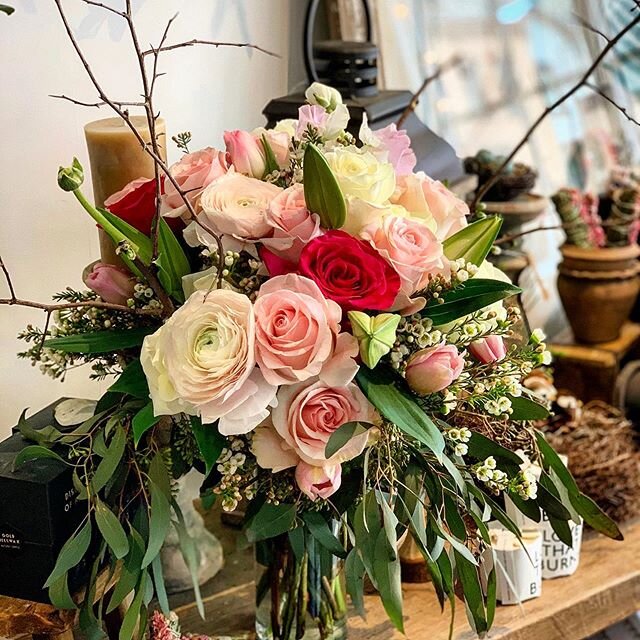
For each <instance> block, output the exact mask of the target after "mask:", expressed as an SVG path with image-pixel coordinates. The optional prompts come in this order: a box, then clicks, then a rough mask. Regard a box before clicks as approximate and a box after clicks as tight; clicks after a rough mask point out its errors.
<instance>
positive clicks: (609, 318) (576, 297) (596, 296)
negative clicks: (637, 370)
mask: <svg viewBox="0 0 640 640" xmlns="http://www.w3.org/2000/svg"><path fill="white" fill-rule="evenodd" d="M560 251H561V253H562V262H561V263H560V265H559V267H558V293H559V294H560V300H561V301H562V306H563V307H564V310H565V313H566V314H567V318H568V319H569V324H570V325H571V328H572V329H573V334H574V337H575V339H576V340H577V341H578V342H586V343H589V344H593V343H597V342H608V341H610V340H615V339H616V338H617V337H618V336H619V335H620V329H621V328H622V325H623V324H624V323H625V321H626V320H627V319H628V318H629V313H630V312H631V309H632V307H633V304H634V302H635V300H636V298H637V296H638V291H639V290H640V275H639V270H640V263H639V262H638V256H639V255H640V248H639V247H638V246H637V245H630V246H626V247H611V248H602V249H601V248H584V247H576V246H574V245H564V246H563V247H560Z"/></svg>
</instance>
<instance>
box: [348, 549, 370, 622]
mask: <svg viewBox="0 0 640 640" xmlns="http://www.w3.org/2000/svg"><path fill="white" fill-rule="evenodd" d="M364 572H365V568H364V564H363V563H362V560H361V559H360V556H359V555H358V550H357V549H351V551H349V555H348V556H347V559H346V560H345V563H344V573H345V582H346V586H347V593H348V594H349V596H351V602H352V604H353V607H354V609H355V610H356V611H357V613H358V615H359V616H360V617H361V618H364V617H365V609H364Z"/></svg>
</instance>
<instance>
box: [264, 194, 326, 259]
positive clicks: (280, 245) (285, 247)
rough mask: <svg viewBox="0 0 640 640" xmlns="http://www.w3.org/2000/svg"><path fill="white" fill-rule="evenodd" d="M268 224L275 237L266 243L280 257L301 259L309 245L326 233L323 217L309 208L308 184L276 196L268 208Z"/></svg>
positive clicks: (265, 241)
mask: <svg viewBox="0 0 640 640" xmlns="http://www.w3.org/2000/svg"><path fill="white" fill-rule="evenodd" d="M267 224H269V225H270V226H272V227H273V236H272V237H270V238H265V239H264V240H263V244H264V245H265V247H267V248H268V249H269V250H270V251H271V252H272V253H275V254H276V255H277V256H278V257H280V258H284V259H285V260H289V261H291V262H297V261H298V259H299V258H300V252H301V251H302V249H304V247H305V245H306V244H307V243H308V242H309V241H311V240H313V238H317V237H318V236H320V235H322V230H321V229H320V218H319V216H318V215H317V214H315V213H311V212H310V211H309V209H307V204H306V202H305V199H304V187H303V186H302V185H301V184H294V185H292V186H291V187H289V188H288V189H285V190H284V191H283V192H282V193H280V194H279V195H278V196H276V197H275V198H274V199H273V200H272V201H271V203H270V205H269V208H268V209H267Z"/></svg>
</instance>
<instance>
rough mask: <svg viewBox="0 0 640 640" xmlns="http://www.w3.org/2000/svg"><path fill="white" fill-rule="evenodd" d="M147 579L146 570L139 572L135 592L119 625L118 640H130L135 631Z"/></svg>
mask: <svg viewBox="0 0 640 640" xmlns="http://www.w3.org/2000/svg"><path fill="white" fill-rule="evenodd" d="M149 579H150V578H149V573H148V572H147V571H143V572H142V573H141V574H140V579H139V580H138V584H137V585H136V594H135V596H134V598H133V602H132V603H131V605H130V606H129V607H127V611H126V613H125V615H124V618H123V620H122V624H121V626H120V633H119V635H118V640H132V638H133V636H134V634H135V631H136V627H137V623H138V616H139V615H140V610H141V609H142V599H143V598H144V594H145V591H146V589H147V580H149Z"/></svg>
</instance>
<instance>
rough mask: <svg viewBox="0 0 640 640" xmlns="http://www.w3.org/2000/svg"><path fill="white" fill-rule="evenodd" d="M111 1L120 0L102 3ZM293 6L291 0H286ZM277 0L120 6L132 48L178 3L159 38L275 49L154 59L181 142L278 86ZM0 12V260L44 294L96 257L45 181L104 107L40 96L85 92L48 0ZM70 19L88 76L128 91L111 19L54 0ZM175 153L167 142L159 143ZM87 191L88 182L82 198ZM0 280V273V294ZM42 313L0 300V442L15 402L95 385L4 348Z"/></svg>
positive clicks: (129, 71)
mask: <svg viewBox="0 0 640 640" xmlns="http://www.w3.org/2000/svg"><path fill="white" fill-rule="evenodd" d="M108 1H109V2H110V3H111V4H112V6H121V5H122V4H124V2H123V0H108ZM293 1H296V2H297V1H298V0H293ZM289 3H290V1H289V0H189V1H188V2H184V1H181V0H137V1H136V0H134V2H133V5H134V9H135V11H136V20H137V22H138V24H139V28H140V31H141V41H142V43H144V44H147V43H157V41H158V39H159V37H160V35H161V32H162V30H163V29H164V25H165V23H166V20H167V19H168V18H169V17H171V16H172V15H173V14H175V13H176V12H177V11H180V15H179V16H178V19H177V20H176V22H175V24H174V27H173V30H172V32H171V35H170V37H169V42H181V41H184V40H189V39H192V38H194V37H195V38H201V39H208V40H227V41H238V42H246V41H250V42H253V43H255V44H259V45H261V46H263V47H266V48H267V49H269V50H272V51H275V52H277V53H279V54H281V55H282V57H281V58H280V59H278V58H271V57H267V56H265V55H262V54H260V53H257V52H253V53H252V52H249V50H246V49H222V48H221V49H214V48H210V47H198V48H190V49H184V50H180V51H177V52H171V53H167V54H165V58H164V59H163V63H162V65H161V66H162V70H163V71H166V72H167V76H165V77H164V78H162V79H161V80H160V81H159V86H158V91H157V98H156V105H157V107H159V108H160V109H161V112H162V115H163V116H164V117H165V119H166V120H167V123H168V128H169V131H170V132H173V133H176V132H179V131H183V130H185V129H189V130H191V131H192V132H193V143H192V146H193V148H194V149H196V148H198V147H203V146H206V145H209V144H210V145H214V146H220V145H221V144H222V132H223V131H224V130H225V129H242V128H253V127H255V126H258V125H260V124H262V123H263V117H262V115H261V110H262V108H263V106H264V105H265V104H266V103H267V101H268V100H269V99H270V98H272V97H275V96H279V95H284V94H286V93H287V65H288V45H289ZM13 4H14V5H16V6H17V11H16V13H15V14H14V15H12V16H11V17H6V16H5V15H4V14H0V60H1V61H2V62H1V64H0V123H2V129H1V134H0V136H1V137H0V145H1V147H0V149H1V151H2V152H1V153H0V255H2V256H3V258H4V260H5V263H6V264H7V265H8V266H9V267H10V269H11V273H12V275H13V281H14V284H15V288H16V292H17V294H18V296H19V297H23V298H27V299H31V300H38V301H47V300H48V299H49V297H50V294H52V293H53V292H56V291H59V290H61V289H64V287H66V286H67V285H70V286H74V287H80V286H81V280H80V274H81V271H82V268H83V267H84V266H85V265H86V264H88V263H90V262H91V261H93V260H95V259H97V258H98V244H97V237H96V232H95V227H94V225H93V224H92V223H91V221H90V219H89V218H88V217H87V216H86V215H84V214H83V211H82V210H81V209H80V208H79V207H78V206H77V205H74V202H73V198H72V197H70V196H69V195H68V194H65V193H63V192H62V191H60V190H59V189H58V187H57V185H56V172H57V168H58V166H59V165H60V164H65V165H66V164H69V162H70V160H71V158H72V157H73V156H74V155H77V156H78V157H79V158H80V160H81V161H82V163H83V164H84V165H85V167H87V166H88V161H87V154H86V149H85V145H84V138H83V132H82V126H83V124H84V123H85V122H87V121H89V120H93V119H96V118H99V117H108V116H110V115H111V114H110V113H108V112H107V111H106V110H105V109H101V110H100V111H98V110H97V109H85V108H81V107H77V106H75V105H72V104H69V103H66V102H62V101H56V100H54V99H51V98H48V97H47V96H48V95H49V94H60V93H64V94H66V95H70V96H74V97H76V98H78V99H81V100H86V101H93V100H94V99H95V93H94V91H93V90H92V87H91V85H90V84H89V82H88V80H87V78H86V76H85V74H84V71H83V69H82V67H81V65H80V63H79V62H78V60H77V58H76V57H75V54H74V52H73V51H72V49H71V46H70V44H69V42H68V40H67V38H66V36H65V34H64V31H63V28H62V25H61V23H60V19H59V16H58V14H57V12H56V10H55V5H54V3H53V0H16V1H14V3H13ZM65 6H66V7H67V10H68V15H69V18H70V22H71V24H72V26H73V28H74V31H75V33H76V35H77V37H78V39H79V42H80V44H81V45H82V47H83V48H84V49H85V50H86V53H87V55H88V57H89V58H90V60H91V61H92V64H93V67H94V70H95V72H96V74H97V75H98V77H99V78H101V79H102V80H103V82H104V86H105V88H106V89H107V90H108V93H110V95H111V96H112V97H114V98H115V99H120V100H127V99H129V100H135V99H136V98H135V96H136V94H137V93H139V89H138V76H137V73H136V68H135V66H134V65H135V60H134V59H133V58H132V56H131V51H130V45H129V41H128V40H127V37H126V34H125V33H124V27H123V25H122V23H121V22H120V21H119V19H118V18H117V17H116V16H113V15H106V14H105V13H104V12H102V11H100V10H99V9H97V8H94V7H89V6H87V5H84V4H83V3H82V2H80V0H65ZM170 153H172V154H173V157H174V158H175V157H177V155H178V154H177V152H175V150H172V151H170ZM90 193H91V189H90V183H88V184H87V194H90ZM6 293H7V288H6V286H5V283H4V282H3V281H2V280H1V279H0V297H5V294H6ZM42 320H43V314H42V313H41V312H39V311H36V310H30V309H23V308H18V307H11V308H10V307H4V306H0V438H3V437H5V436H6V435H7V434H8V433H9V429H10V427H11V426H12V425H13V424H15V422H16V421H17V418H18V416H19V415H20V412H21V411H22V409H23V408H25V407H31V408H32V409H33V410H35V409H38V408H41V407H43V406H45V405H46V404H48V403H49V402H51V401H53V400H54V399H56V398H58V397H60V396H61V395H67V396H80V397H96V396H98V395H99V394H100V392H101V387H100V386H99V385H97V384H96V383H94V382H90V381H89V380H88V377H87V373H86V372H85V371H83V370H82V369H81V370H78V371H74V372H72V373H71V374H70V375H69V376H68V378H67V381H66V382H65V384H64V385H62V384H60V382H57V381H53V380H51V379H50V378H47V377H45V376H42V375H41V374H40V372H39V371H38V370H37V368H36V369H34V368H32V367H31V366H30V364H29V363H28V362H27V361H24V360H18V359H17V358H16V357H15V353H16V352H17V351H19V350H21V349H22V344H23V343H21V342H20V341H18V340H16V337H15V336H16V334H17V333H18V332H19V331H20V330H21V329H22V328H23V327H24V326H25V325H26V324H27V323H30V322H31V323H37V322H41V321H42Z"/></svg>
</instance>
